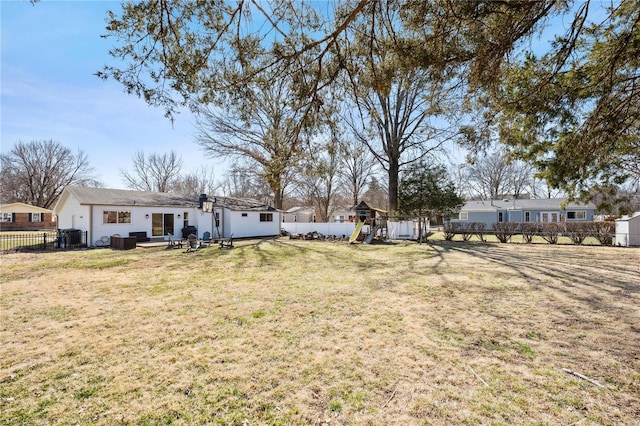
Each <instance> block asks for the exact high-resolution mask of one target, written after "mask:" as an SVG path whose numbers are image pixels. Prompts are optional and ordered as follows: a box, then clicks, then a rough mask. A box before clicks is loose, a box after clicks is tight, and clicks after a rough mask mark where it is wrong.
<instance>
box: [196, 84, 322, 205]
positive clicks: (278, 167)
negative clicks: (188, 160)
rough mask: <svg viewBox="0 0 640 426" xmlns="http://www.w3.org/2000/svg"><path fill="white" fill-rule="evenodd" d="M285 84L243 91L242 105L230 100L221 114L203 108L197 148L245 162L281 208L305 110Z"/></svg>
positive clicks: (297, 151) (298, 150)
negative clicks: (264, 183)
mask: <svg viewBox="0 0 640 426" xmlns="http://www.w3.org/2000/svg"><path fill="white" fill-rule="evenodd" d="M289 83H290V82H285V81H283V80H282V79H276V80H270V81H263V82H260V83H256V84H254V85H252V86H250V87H247V91H246V93H245V94H244V96H243V97H242V99H230V100H229V103H228V108H227V109H226V110H225V111H221V110H218V109H210V108H203V109H201V110H200V111H199V114H200V115H199V117H198V120H197V128H198V130H199V133H198V135H197V142H198V143H199V144H200V146H201V147H202V148H203V150H204V151H205V152H207V153H208V154H211V155H216V156H223V157H230V158H234V159H236V160H240V161H245V162H248V164H249V165H250V166H251V167H252V169H253V170H254V172H256V173H259V174H260V175H261V177H262V179H264V181H265V182H266V183H267V185H268V186H269V188H270V190H271V193H272V194H273V203H274V206H275V207H276V208H278V209H281V208H282V200H283V197H284V191H285V188H286V185H287V182H286V179H287V176H289V175H290V174H291V172H292V170H293V169H294V168H295V166H296V164H297V161H298V158H299V155H300V153H301V152H302V150H303V148H304V146H303V129H304V127H305V125H306V124H308V123H306V120H308V119H310V116H309V115H308V114H307V109H308V107H309V106H308V105H299V104H297V103H296V102H295V96H294V95H293V93H292V89H291V87H290V84H289Z"/></svg>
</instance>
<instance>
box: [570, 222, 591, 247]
mask: <svg viewBox="0 0 640 426" xmlns="http://www.w3.org/2000/svg"><path fill="white" fill-rule="evenodd" d="M590 225H591V223H590V222H567V223H565V224H564V226H565V229H566V231H567V236H568V237H569V238H570V239H571V241H572V242H573V244H575V245H581V244H582V243H583V242H584V240H585V238H587V237H588V236H589V235H590V234H591V232H590V231H591V229H590Z"/></svg>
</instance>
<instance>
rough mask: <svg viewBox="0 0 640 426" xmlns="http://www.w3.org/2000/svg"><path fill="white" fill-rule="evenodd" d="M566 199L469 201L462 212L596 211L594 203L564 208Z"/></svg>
mask: <svg viewBox="0 0 640 426" xmlns="http://www.w3.org/2000/svg"><path fill="white" fill-rule="evenodd" d="M566 200H567V199H566V198H540V199H504V200H473V201H467V202H466V203H465V204H464V206H462V208H461V209H460V210H461V211H473V212H493V211H497V210H572V209H595V208H596V206H595V205H594V204H592V203H588V204H583V203H579V202H568V203H567V205H566V206H564V208H563V207H562V204H563V203H564V202H565V201H566Z"/></svg>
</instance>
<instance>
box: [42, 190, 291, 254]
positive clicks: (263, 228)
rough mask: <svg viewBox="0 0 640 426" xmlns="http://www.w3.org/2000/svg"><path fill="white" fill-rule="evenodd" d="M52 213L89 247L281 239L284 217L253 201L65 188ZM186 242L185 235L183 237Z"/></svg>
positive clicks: (63, 226) (271, 208)
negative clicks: (137, 238)
mask: <svg viewBox="0 0 640 426" xmlns="http://www.w3.org/2000/svg"><path fill="white" fill-rule="evenodd" d="M53 212H54V213H55V214H56V215H57V220H58V227H59V228H63V229H64V228H67V229H78V230H81V231H86V232H87V241H88V245H90V246H91V245H94V243H95V242H97V241H99V240H101V239H102V237H109V236H111V235H114V234H118V235H120V236H129V235H131V234H138V235H140V234H141V233H142V234H145V233H146V236H147V237H148V238H150V239H152V240H154V239H157V240H162V239H164V238H165V237H166V236H168V235H172V236H175V237H177V238H179V237H183V235H182V233H183V231H184V232H192V231H193V228H192V227H195V232H196V234H197V235H198V236H199V237H203V236H204V234H205V233H206V232H209V234H210V235H211V237H212V238H228V237H230V236H233V237H234V238H248V237H264V236H273V235H279V233H280V212H279V211H277V210H276V209H275V208H273V207H271V206H267V205H265V204H262V203H260V202H258V201H255V200H249V199H239V198H231V197H214V198H213V199H208V198H207V196H206V195H204V194H203V195H201V196H200V197H199V198H198V199H196V198H194V197H191V196H188V195H180V194H170V193H162V192H146V191H129V190H123V189H105V188H88V187H72V186H69V187H66V188H65V190H64V191H63V192H62V195H61V196H60V199H59V200H58V202H57V203H56V205H55V207H54V209H53ZM184 237H186V235H184Z"/></svg>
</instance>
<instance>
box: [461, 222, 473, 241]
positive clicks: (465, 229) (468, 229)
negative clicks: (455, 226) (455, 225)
mask: <svg viewBox="0 0 640 426" xmlns="http://www.w3.org/2000/svg"><path fill="white" fill-rule="evenodd" d="M473 224H474V222H472V223H460V224H459V225H460V233H461V234H462V241H469V240H470V239H471V237H472V236H473V234H474V230H473Z"/></svg>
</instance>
